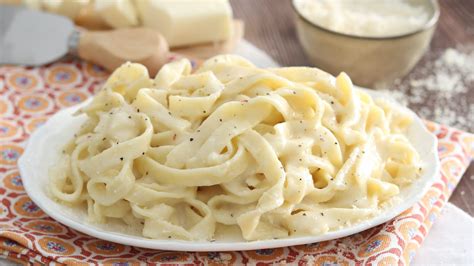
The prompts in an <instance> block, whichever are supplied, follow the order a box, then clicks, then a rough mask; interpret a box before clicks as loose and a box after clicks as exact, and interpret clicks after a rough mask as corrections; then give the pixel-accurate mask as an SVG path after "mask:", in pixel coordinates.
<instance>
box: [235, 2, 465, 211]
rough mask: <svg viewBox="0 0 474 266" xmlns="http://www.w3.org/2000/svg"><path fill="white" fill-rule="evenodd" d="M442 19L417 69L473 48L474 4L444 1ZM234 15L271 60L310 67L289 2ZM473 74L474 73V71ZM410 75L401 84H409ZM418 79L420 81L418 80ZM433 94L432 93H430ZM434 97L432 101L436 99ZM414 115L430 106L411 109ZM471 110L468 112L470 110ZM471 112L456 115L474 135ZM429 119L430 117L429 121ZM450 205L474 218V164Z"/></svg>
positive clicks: (240, 8) (239, 9) (241, 5)
mask: <svg viewBox="0 0 474 266" xmlns="http://www.w3.org/2000/svg"><path fill="white" fill-rule="evenodd" d="M439 2H440V6H441V17H440V21H439V24H438V28H437V30H436V32H435V34H434V37H433V41H432V43H431V46H430V49H429V50H428V51H427V53H426V54H425V56H424V57H423V59H422V60H421V61H420V62H419V63H418V65H417V66H416V67H415V68H414V70H413V72H416V70H417V69H421V68H423V66H426V64H429V63H432V62H433V60H435V59H436V58H437V55H439V54H440V53H442V52H443V51H444V50H445V49H447V48H449V47H458V46H460V45H462V46H465V47H469V46H470V48H469V49H472V48H474V1H473V0H442V1H439ZM231 4H232V7H233V9H234V14H235V16H236V17H237V18H240V19H242V20H244V21H245V38H246V39H247V40H249V41H250V42H252V43H253V44H255V45H256V46H257V47H259V48H261V49H262V50H264V51H265V52H267V53H268V54H269V55H270V56H272V57H273V58H274V59H275V60H276V61H277V62H278V63H279V64H281V65H285V66H293V65H310V63H309V61H308V60H307V58H306V56H305V54H304V52H303V50H302V48H301V46H300V45H299V42H298V38H297V36H296V29H295V27H294V14H293V9H292V7H291V1H290V0H258V1H256V0H231ZM472 71H474V69H473V70H472ZM410 76H411V74H410V75H408V77H406V78H405V79H403V80H402V81H401V85H404V83H405V84H407V82H409V79H410V78H411V77H410ZM418 78H419V77H418ZM466 86H469V88H468V89H469V90H468V92H467V93H466V95H463V97H467V101H468V104H469V105H474V83H473V82H471V83H470V84H466ZM430 93H433V92H430ZM436 96H437V95H436V93H433V96H432V97H436ZM409 106H410V108H412V109H413V110H414V111H415V112H417V111H419V110H421V108H423V107H425V108H426V106H428V107H430V103H428V104H417V105H416V104H415V105H409ZM467 109H469V108H467ZM470 110H472V109H469V110H466V108H455V112H456V115H458V116H463V117H465V118H466V119H467V121H469V120H470V122H468V123H467V125H465V126H464V128H462V129H464V130H468V131H469V132H474V122H473V121H472V120H473V117H472V115H473V114H472V111H470ZM427 118H429V117H427ZM450 202H451V203H453V204H455V205H457V206H458V207H460V208H461V209H463V210H465V211H466V212H468V213H469V214H470V215H471V216H474V164H472V163H471V166H470V167H469V169H468V170H467V171H466V173H465V174H464V176H463V179H462V180H461V182H460V183H459V185H458V186H457V188H456V190H455V191H454V193H453V195H452V197H451V199H450Z"/></svg>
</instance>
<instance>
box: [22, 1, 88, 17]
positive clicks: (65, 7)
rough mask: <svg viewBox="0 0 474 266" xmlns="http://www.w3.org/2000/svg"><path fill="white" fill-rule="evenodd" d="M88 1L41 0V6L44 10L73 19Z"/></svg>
mask: <svg viewBox="0 0 474 266" xmlns="http://www.w3.org/2000/svg"><path fill="white" fill-rule="evenodd" d="M31 2H34V1H31ZM88 3H89V0H41V6H42V7H43V8H44V10H46V11H48V12H51V13H56V14H59V15H63V16H66V17H70V18H71V19H74V18H75V17H76V16H77V15H78V14H79V12H80V11H81V9H82V8H83V7H85V6H86V5H87V4H88Z"/></svg>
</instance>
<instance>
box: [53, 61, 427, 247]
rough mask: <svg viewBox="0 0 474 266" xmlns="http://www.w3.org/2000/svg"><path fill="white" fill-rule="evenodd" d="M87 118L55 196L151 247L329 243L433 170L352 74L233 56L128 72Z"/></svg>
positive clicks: (58, 175)
mask: <svg viewBox="0 0 474 266" xmlns="http://www.w3.org/2000/svg"><path fill="white" fill-rule="evenodd" d="M81 113H82V114H83V115H84V114H85V115H87V121H86V122H85V123H84V124H83V125H82V127H81V129H80V131H79V132H77V134H76V135H75V137H74V138H73V139H72V140H71V141H70V142H69V143H68V144H67V145H66V146H65V148H64V150H63V154H62V156H61V161H60V162H59V163H58V164H57V165H56V166H55V167H53V168H52V169H51V171H50V178H51V184H50V192H51V194H52V196H53V197H54V198H56V199H58V200H60V201H61V202H64V203H67V204H83V205H84V208H86V206H87V211H88V214H89V217H90V219H91V220H92V221H95V222H99V223H105V222H107V220H108V219H119V220H121V221H123V222H124V223H126V224H128V225H129V226H133V227H136V228H139V229H140V231H141V232H142V234H143V236H145V237H148V238H156V239H183V240H213V239H215V238H216V237H218V236H223V235H226V234H230V233H231V232H237V234H239V235H240V236H241V237H242V238H243V239H245V240H259V239H271V238H285V237H289V236H307V235H317V234H323V233H325V232H328V231H330V230H337V229H339V228H341V227H344V226H347V225H350V224H354V223H357V222H359V221H362V220H364V219H368V218H370V217H373V216H374V215H377V213H379V212H380V210H381V209H382V208H383V206H384V204H388V203H389V202H391V200H393V199H394V198H396V197H397V195H398V194H399V192H400V189H401V188H403V187H404V186H406V185H409V184H410V183H412V182H413V181H414V180H415V179H416V178H417V177H418V176H419V174H420V170H421V168H420V161H419V155H418V154H417V152H416V151H415V149H414V148H413V146H412V144H411V143H410V142H409V141H408V139H407V138H406V136H405V135H404V133H405V131H406V130H407V128H408V127H409V126H410V124H411V123H412V120H411V116H410V114H408V113H406V112H404V111H403V110H400V109H399V108H396V107H395V106H394V105H393V104H392V103H389V102H386V101H383V100H374V99H372V98H371V97H370V96H369V95H368V94H366V93H364V92H362V91H360V90H357V89H355V88H354V87H353V85H352V83H351V80H350V79H349V77H348V76H347V75H346V74H345V73H341V74H340V75H339V76H338V77H336V78H335V77H333V76H331V75H329V74H327V73H325V72H322V71H320V70H318V69H315V68H307V67H288V68H276V69H259V68H257V67H255V66H254V65H252V64H251V63H250V62H248V61H246V60H245V59H243V58H240V57H237V56H231V55H223V56H217V57H214V58H211V59H209V60H208V61H206V62H205V63H203V64H202V65H201V66H200V67H199V68H198V69H197V70H196V71H194V72H192V67H191V64H190V62H189V61H188V60H185V59H183V60H180V61H175V62H172V63H169V64H167V65H165V66H164V67H163V68H162V69H161V70H160V72H159V73H158V74H157V76H156V77H155V78H154V79H151V78H150V77H149V75H148V72H147V70H146V68H145V67H144V66H142V65H139V64H133V63H126V64H124V65H123V66H121V67H120V68H118V69H117V70H116V71H115V72H114V73H113V74H112V75H111V77H110V78H109V79H108V81H107V82H106V84H105V85H104V87H103V89H102V90H101V91H100V92H98V94H97V95H96V96H95V97H94V98H93V100H92V101H91V103H90V104H88V105H87V106H86V107H84V108H83V109H82V110H81Z"/></svg>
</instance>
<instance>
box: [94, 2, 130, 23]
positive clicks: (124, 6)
mask: <svg viewBox="0 0 474 266" xmlns="http://www.w3.org/2000/svg"><path fill="white" fill-rule="evenodd" d="M94 7H95V10H96V12H98V13H99V15H100V16H101V17H102V19H103V20H104V21H105V23H107V24H108V25H109V26H111V27H113V28H127V27H132V26H135V25H137V24H138V17H137V12H136V10H135V6H134V5H133V3H132V1H130V0H95V6H94Z"/></svg>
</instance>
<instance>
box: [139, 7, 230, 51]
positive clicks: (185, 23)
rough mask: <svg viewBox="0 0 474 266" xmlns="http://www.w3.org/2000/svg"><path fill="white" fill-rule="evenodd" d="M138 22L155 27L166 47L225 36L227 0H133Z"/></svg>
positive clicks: (228, 17) (202, 41)
mask: <svg viewBox="0 0 474 266" xmlns="http://www.w3.org/2000/svg"><path fill="white" fill-rule="evenodd" d="M135 4H136V5H137V9H138V13H139V16H140V20H141V22H142V25H143V26H145V27H149V28H153V29H156V30H158V31H159V32H160V33H161V34H163V36H164V37H165V38H166V40H167V41H168V44H169V45H170V47H176V46H186V45H192V44H198V43H208V42H215V41H222V40H227V39H229V38H230V36H232V29H233V26H232V8H231V6H230V4H229V2H228V1H227V0H135Z"/></svg>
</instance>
